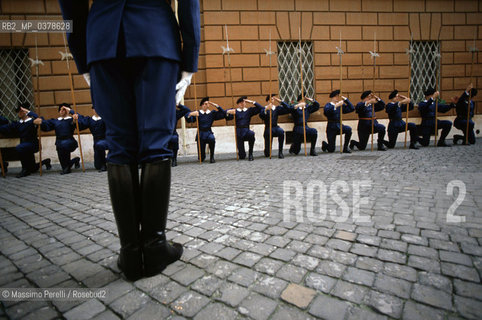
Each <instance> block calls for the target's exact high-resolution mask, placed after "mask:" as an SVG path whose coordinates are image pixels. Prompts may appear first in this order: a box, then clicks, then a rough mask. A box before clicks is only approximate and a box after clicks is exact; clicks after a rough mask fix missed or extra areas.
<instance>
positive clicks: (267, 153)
mask: <svg viewBox="0 0 482 320" xmlns="http://www.w3.org/2000/svg"><path fill="white" fill-rule="evenodd" d="M264 156H265V157H266V158H268V157H269V151H267V150H264Z"/></svg>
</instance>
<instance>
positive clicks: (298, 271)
mask: <svg viewBox="0 0 482 320" xmlns="http://www.w3.org/2000/svg"><path fill="white" fill-rule="evenodd" d="M306 272H307V270H306V269H303V268H301V267H297V266H293V265H291V264H285V265H284V266H282V267H281V268H280V269H279V270H278V272H277V273H276V277H278V278H281V279H283V280H286V281H288V282H294V283H300V282H301V281H302V280H303V278H304V276H305V274H306Z"/></svg>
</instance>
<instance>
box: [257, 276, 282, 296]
mask: <svg viewBox="0 0 482 320" xmlns="http://www.w3.org/2000/svg"><path fill="white" fill-rule="evenodd" d="M287 285H288V282H286V281H284V280H281V279H278V278H275V277H270V276H261V277H260V278H258V280H257V281H256V282H255V283H254V284H253V285H252V286H251V288H250V289H253V290H254V291H256V292H258V293H261V294H264V295H265V296H268V297H270V298H273V299H277V298H279V297H280V295H281V292H282V291H283V290H284V289H285V288H286V286H287Z"/></svg>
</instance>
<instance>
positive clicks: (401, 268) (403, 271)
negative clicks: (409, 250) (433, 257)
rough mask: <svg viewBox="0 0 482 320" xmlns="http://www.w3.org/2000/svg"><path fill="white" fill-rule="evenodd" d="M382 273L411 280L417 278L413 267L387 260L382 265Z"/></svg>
mask: <svg viewBox="0 0 482 320" xmlns="http://www.w3.org/2000/svg"><path fill="white" fill-rule="evenodd" d="M383 273H385V274H386V275H389V276H391V277H395V278H399V279H404V280H408V281H412V282H414V281H416V280H417V271H416V270H415V269H414V268H411V267H407V266H405V265H401V264H396V263H389V262H387V263H385V265H384V266H383Z"/></svg>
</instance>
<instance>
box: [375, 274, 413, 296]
mask: <svg viewBox="0 0 482 320" xmlns="http://www.w3.org/2000/svg"><path fill="white" fill-rule="evenodd" d="M374 287H375V289H377V290H378V291H381V292H386V293H389V294H392V295H394V296H397V297H399V298H404V299H408V298H409V297H410V289H411V283H410V282H408V281H405V280H402V279H397V278H392V277H390V276H387V275H384V274H378V275H377V279H376V280H375V284H374Z"/></svg>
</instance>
